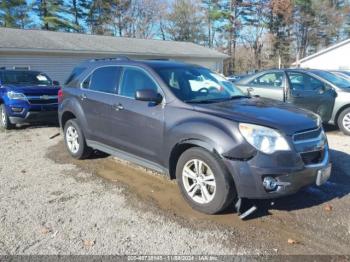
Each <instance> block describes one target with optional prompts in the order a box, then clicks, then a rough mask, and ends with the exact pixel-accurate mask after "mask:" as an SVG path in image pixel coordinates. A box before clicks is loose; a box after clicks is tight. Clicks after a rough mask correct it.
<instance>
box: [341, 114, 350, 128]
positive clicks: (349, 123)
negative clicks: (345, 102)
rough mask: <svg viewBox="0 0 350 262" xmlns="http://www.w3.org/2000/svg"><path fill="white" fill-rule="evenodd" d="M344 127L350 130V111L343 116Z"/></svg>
mask: <svg viewBox="0 0 350 262" xmlns="http://www.w3.org/2000/svg"><path fill="white" fill-rule="evenodd" d="M343 127H344V128H345V129H346V130H347V131H349V132H350V113H348V114H346V115H345V116H344V117H343Z"/></svg>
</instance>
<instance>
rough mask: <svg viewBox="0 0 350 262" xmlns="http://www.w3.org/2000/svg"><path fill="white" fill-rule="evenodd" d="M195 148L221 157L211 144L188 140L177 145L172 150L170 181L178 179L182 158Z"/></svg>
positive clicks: (169, 163)
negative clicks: (187, 151) (179, 164)
mask: <svg viewBox="0 0 350 262" xmlns="http://www.w3.org/2000/svg"><path fill="white" fill-rule="evenodd" d="M193 147H199V148H203V149H205V150H207V151H209V152H211V153H213V154H215V155H216V156H218V157H220V155H219V153H218V152H217V151H216V150H215V148H214V146H212V145H211V144H210V143H208V142H206V141H203V140H199V139H186V140H183V141H181V142H179V143H177V144H176V145H175V146H174V147H173V148H172V150H171V153H170V156H169V160H168V166H169V177H170V179H176V166H177V163H178V161H179V158H180V156H181V155H182V154H183V153H184V152H185V151H186V150H188V149H190V148H193Z"/></svg>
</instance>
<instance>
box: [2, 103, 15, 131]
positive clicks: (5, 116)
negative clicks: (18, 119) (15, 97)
mask: <svg viewBox="0 0 350 262" xmlns="http://www.w3.org/2000/svg"><path fill="white" fill-rule="evenodd" d="M0 117H1V119H0V126H1V127H2V128H3V129H6V130H9V129H13V128H14V127H15V125H14V124H12V123H11V122H10V119H9V117H8V114H7V112H6V107H5V105H4V104H1V105H0Z"/></svg>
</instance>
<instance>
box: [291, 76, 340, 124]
mask: <svg viewBox="0 0 350 262" xmlns="http://www.w3.org/2000/svg"><path fill="white" fill-rule="evenodd" d="M287 76H288V85H289V90H288V96H287V102H290V103H293V104H295V105H296V106H299V107H301V108H305V109H308V110H311V111H313V112H315V113H316V114H318V115H320V116H321V118H322V121H323V122H328V121H329V120H330V118H331V117H332V112H333V106H334V102H335V96H334V91H333V90H332V88H330V87H329V86H328V85H327V84H326V83H325V82H323V81H321V80H320V79H318V78H316V77H313V76H311V75H309V74H307V73H304V72H298V71H287Z"/></svg>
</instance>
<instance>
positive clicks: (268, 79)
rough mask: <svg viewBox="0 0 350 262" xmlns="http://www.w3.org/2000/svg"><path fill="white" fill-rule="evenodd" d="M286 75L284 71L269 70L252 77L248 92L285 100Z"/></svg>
mask: <svg viewBox="0 0 350 262" xmlns="http://www.w3.org/2000/svg"><path fill="white" fill-rule="evenodd" d="M285 86H286V77H285V74H284V72H282V71H275V72H268V73H265V74H262V75H259V76H257V77H256V78H254V79H252V80H251V81H250V82H249V83H248V85H247V92H248V94H250V95H252V96H254V95H258V96H261V97H266V98H271V99H275V100H279V101H284V90H285Z"/></svg>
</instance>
